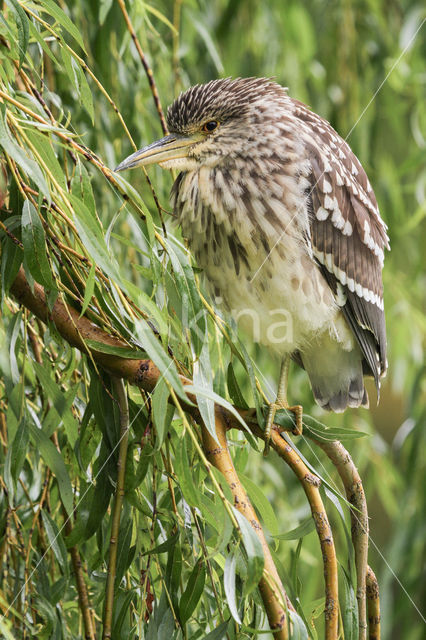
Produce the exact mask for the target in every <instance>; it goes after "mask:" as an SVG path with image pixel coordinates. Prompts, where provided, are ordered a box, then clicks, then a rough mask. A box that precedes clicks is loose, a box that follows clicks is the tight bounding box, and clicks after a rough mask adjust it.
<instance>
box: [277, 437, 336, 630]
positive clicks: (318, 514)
mask: <svg viewBox="0 0 426 640" xmlns="http://www.w3.org/2000/svg"><path fill="white" fill-rule="evenodd" d="M271 446H272V447H273V448H274V449H275V451H276V452H277V453H278V455H279V456H280V457H281V458H283V460H285V462H286V463H287V464H288V465H289V466H290V467H291V469H292V470H293V472H294V473H295V474H296V476H297V478H298V479H299V481H300V482H301V484H302V487H303V490H304V492H305V494H306V497H307V499H308V501H309V506H310V507H311V512H312V517H313V519H314V522H315V527H316V530H317V534H318V538H319V541H320V545H321V551H322V557H323V563H324V581H325V638H326V640H336V638H337V637H338V623H339V594H338V577H337V557H336V549H335V546H334V541H333V533H332V531H331V527H330V524H329V522H328V517H327V512H326V510H325V507H324V504H323V501H322V498H321V495H320V492H319V487H320V485H321V480H320V479H319V478H318V477H317V476H315V475H314V474H313V473H312V472H311V471H310V470H309V469H308V467H307V466H306V465H305V463H304V462H303V460H302V459H301V458H300V456H299V455H298V454H297V453H296V451H295V450H294V449H292V447H291V446H290V445H289V444H288V443H287V442H286V441H285V440H284V438H282V437H281V435H280V433H279V431H278V430H277V429H276V428H274V429H273V430H272V439H271Z"/></svg>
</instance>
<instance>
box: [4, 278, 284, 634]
mask: <svg viewBox="0 0 426 640" xmlns="http://www.w3.org/2000/svg"><path fill="white" fill-rule="evenodd" d="M11 293H12V294H13V295H14V296H15V298H16V299H17V300H18V301H19V302H20V303H21V304H23V305H24V306H26V307H27V308H28V309H29V310H30V311H32V313H34V314H35V315H36V316H37V317H38V318H39V319H40V320H42V321H43V322H48V321H51V322H53V323H54V324H55V326H56V329H57V330H58V332H59V333H60V335H61V336H62V337H63V338H64V339H65V340H66V341H67V342H68V343H69V344H70V345H72V346H73V347H76V348H78V349H79V350H80V351H82V352H83V353H88V350H87V346H86V344H85V342H86V341H87V340H95V341H97V342H102V343H103V344H105V345H111V346H115V347H120V346H126V344H125V343H124V342H122V341H121V340H119V339H118V338H116V337H114V336H111V335H109V334H107V333H106V332H105V331H103V330H102V329H100V328H99V327H97V326H96V325H94V324H93V323H92V322H90V320H88V319H87V318H85V317H84V316H82V317H80V315H79V313H78V312H77V311H76V310H75V309H74V308H73V307H71V306H69V305H65V304H64V303H63V302H62V301H61V300H60V299H58V300H57V301H56V302H55V304H54V306H53V308H52V310H51V311H50V312H49V310H48V307H47V303H46V295H45V292H44V289H43V287H41V286H40V285H39V284H37V283H35V284H34V291H31V288H30V286H29V284H28V282H27V280H26V277H25V273H24V271H23V269H22V268H21V269H20V270H19V272H18V275H17V277H16V279H15V281H14V283H13V285H12V287H11ZM90 354H91V356H92V358H93V360H94V361H95V362H96V363H97V364H99V365H101V366H102V367H103V368H104V369H106V370H107V371H109V372H110V373H111V374H112V375H114V376H116V377H120V378H125V379H127V380H128V381H129V383H131V384H134V385H137V386H139V387H141V388H143V389H145V391H148V392H150V391H152V390H153V389H154V387H155V385H156V383H157V381H158V379H159V378H160V376H161V373H160V371H159V369H158V368H157V367H156V366H155V365H154V364H153V363H152V362H151V361H150V360H147V359H134V360H133V359H126V358H121V357H119V356H115V355H110V354H106V353H102V352H100V351H96V350H94V351H91V352H90ZM182 382H183V383H184V384H185V383H188V382H190V381H189V380H187V379H185V378H183V377H182ZM188 396H189V398H190V400H191V401H194V402H195V397H194V396H191V395H190V394H188ZM185 410H187V411H188V412H189V413H190V414H191V415H192V416H193V417H194V418H195V419H196V420H197V422H198V423H200V424H201V423H202V421H201V419H200V414H199V411H198V408H197V407H196V406H195V407H191V406H190V405H187V406H186V407H185ZM244 413H245V412H242V414H244ZM247 413H248V412H247ZM222 415H223V416H224V419H223V420H222V419H221V420H218V421H217V422H218V432H224V431H223V430H224V429H226V426H234V425H235V426H236V425H237V424H239V423H238V422H236V420H235V417H234V416H232V415H231V414H229V413H227V412H223V413H222ZM225 420H226V422H225ZM240 426H241V425H240ZM213 442H214V441H213ZM120 446H121V445H120ZM215 446H217V444H216V443H215ZM206 448H208V450H211V449H212V448H213V447H211V446H207V445H206ZM215 458H216V457H215ZM226 459H227V465H228V467H229V463H230V465H231V466H232V469H233V465H232V461H231V459H230V457H229V453H227V454H224V456H223V460H226ZM230 468H231V467H230ZM232 469H231V472H232ZM233 472H234V473H235V469H234V471H233ZM235 475H236V474H235ZM235 482H236V487H239V488H238V489H236V491H237V493H236V496H237V497H238V498H239V500H240V508H243V505H247V509H248V511H247V513H249V515H250V517H249V521H253V522H256V523H257V525H256V527H260V525H259V524H258V521H257V518H256V514H255V512H254V510H253V507H252V506H251V505H250V502H249V500H248V498H247V496H246V494H245V492H244V490H242V488H241V484H240V482H239V479H238V477H236V478H235ZM236 506H237V505H236ZM245 508H246V507H245V506H244V509H245ZM255 530H256V532H257V534H258V535H259V538H260V540H261V542H262V537H263V531H262V530H261V528H255ZM259 532H260V533H259ZM262 545H266V541H265V540H264V537H263V542H262ZM264 548H266V547H264ZM267 557H268V561H266V558H267ZM265 567H266V571H267V573H268V576H270V577H271V580H268V579H266V578H265V580H264V583H263V584H262V590H263V593H264V594H265V609H266V610H267V611H269V612H270V613H269V615H270V616H271V617H270V620H272V623H271V624H272V625H280V624H282V623H283V622H282V620H283V618H282V615H283V613H284V614H285V612H284V608H283V607H281V606H279V605H278V601H279V599H280V598H279V597H277V595H281V594H285V592H284V589H283V587H282V584H281V581H280V579H279V576H278V573H277V571H276V568H275V566H274V564H273V561H272V557H271V556H270V552H269V549H267V551H266V552H265ZM268 582H269V585H268ZM274 584H275V585H277V587H275V589H274ZM274 591H280V592H281V594H276V593H274ZM283 599H284V600H285V601H287V599H286V596H285V595H284V598H283V597H282V595H281V600H283ZM276 628H279V627H276ZM275 635H276V637H277V638H280V640H281V638H283V639H285V638H286V637H287V636H285V635H278V633H276V634H275ZM104 637H106V638H108V637H109V636H105V635H104Z"/></svg>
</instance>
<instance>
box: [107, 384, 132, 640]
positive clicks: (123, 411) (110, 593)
mask: <svg viewBox="0 0 426 640" xmlns="http://www.w3.org/2000/svg"><path fill="white" fill-rule="evenodd" d="M113 385H114V388H115V395H116V398H117V402H118V408H119V412H120V440H119V443H120V444H119V449H118V463H117V468H118V474H117V486H116V490H115V501H114V507H113V511H112V521H111V536H110V541H109V558H108V574H107V581H106V587H105V608H104V621H103V627H104V628H103V633H102V640H108V639H109V638H111V637H112V614H113V608H114V591H115V576H116V567H117V545H118V536H119V531H120V516H121V507H122V505H123V496H124V478H125V473H126V457H127V444H128V441H129V404H128V401H127V393H126V387H125V386H124V382H123V380H122V379H121V378H113Z"/></svg>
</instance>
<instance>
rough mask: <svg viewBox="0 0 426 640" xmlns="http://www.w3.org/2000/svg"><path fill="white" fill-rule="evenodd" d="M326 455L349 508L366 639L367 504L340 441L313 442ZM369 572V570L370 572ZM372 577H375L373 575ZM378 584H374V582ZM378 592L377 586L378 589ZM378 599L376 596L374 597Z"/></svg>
mask: <svg viewBox="0 0 426 640" xmlns="http://www.w3.org/2000/svg"><path fill="white" fill-rule="evenodd" d="M315 442H316V443H317V444H318V445H319V446H320V447H321V449H322V450H323V451H324V452H325V453H326V454H327V456H328V457H329V458H330V460H331V462H332V463H333V464H334V466H335V467H336V469H337V472H338V474H339V476H340V478H341V480H342V482H343V486H344V488H345V492H346V498H347V500H348V502H349V503H350V504H351V505H352V507H353V508H352V509H351V523H352V527H351V533H352V542H353V546H354V551H355V565H356V575H357V590H356V597H357V602H358V617H359V640H366V638H367V604H366V577H367V562H368V511H367V501H366V499H365V493H364V489H363V486H362V482H361V477H360V475H359V473H358V469H357V468H356V466H355V465H354V463H353V460H352V458H351V456H350V454H349V453H348V451H347V450H346V449H345V447H344V446H343V445H342V443H341V442H338V441H334V442H319V441H318V440H316V441H315ZM370 571H371V569H370ZM373 575H374V574H373ZM376 584H377V581H376ZM377 592H378V586H377ZM377 597H378V596H377Z"/></svg>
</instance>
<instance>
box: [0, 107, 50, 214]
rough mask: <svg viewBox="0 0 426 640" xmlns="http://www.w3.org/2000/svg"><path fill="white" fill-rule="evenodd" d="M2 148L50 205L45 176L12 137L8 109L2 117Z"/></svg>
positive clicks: (0, 140) (0, 133) (0, 136)
mask: <svg viewBox="0 0 426 640" xmlns="http://www.w3.org/2000/svg"><path fill="white" fill-rule="evenodd" d="M0 146H1V147H3V149H4V150H5V151H6V153H7V154H8V155H9V156H10V157H11V158H13V160H15V162H16V164H18V165H19V166H20V167H21V169H22V170H23V171H24V172H25V173H26V174H27V175H28V176H29V177H30V178H31V180H33V181H34V182H35V184H36V185H37V186H38V188H39V189H40V191H41V193H42V194H43V195H44V196H46V198H47V200H48V202H49V203H50V200H51V198H50V191H49V187H48V186H47V183H46V180H45V178H44V175H43V173H42V171H41V169H40V167H39V166H38V164H37V163H36V162H34V160H33V159H32V158H29V157H28V156H27V155H26V153H25V152H24V150H23V149H22V148H21V147H20V146H19V145H17V144H16V142H15V141H14V140H13V139H12V136H11V135H10V131H9V127H8V126H7V122H6V109H4V118H1V117H0Z"/></svg>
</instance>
